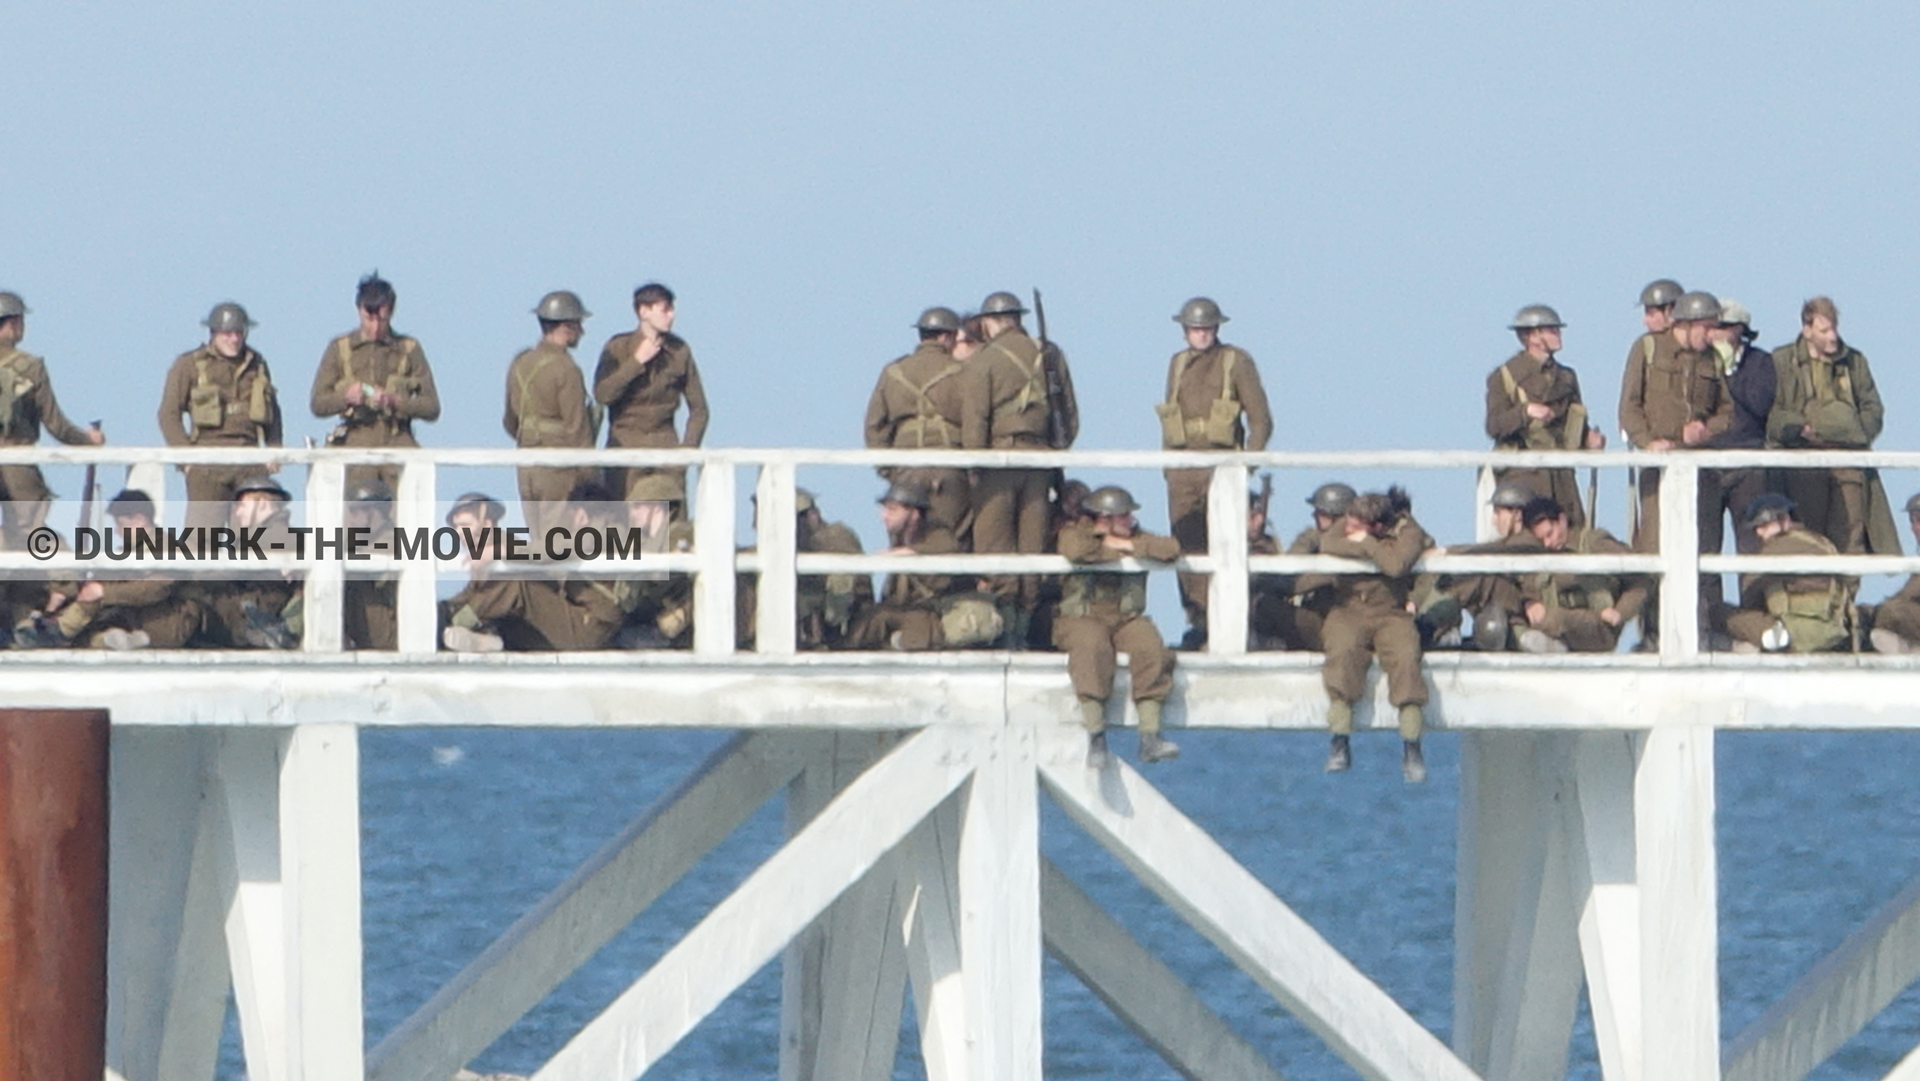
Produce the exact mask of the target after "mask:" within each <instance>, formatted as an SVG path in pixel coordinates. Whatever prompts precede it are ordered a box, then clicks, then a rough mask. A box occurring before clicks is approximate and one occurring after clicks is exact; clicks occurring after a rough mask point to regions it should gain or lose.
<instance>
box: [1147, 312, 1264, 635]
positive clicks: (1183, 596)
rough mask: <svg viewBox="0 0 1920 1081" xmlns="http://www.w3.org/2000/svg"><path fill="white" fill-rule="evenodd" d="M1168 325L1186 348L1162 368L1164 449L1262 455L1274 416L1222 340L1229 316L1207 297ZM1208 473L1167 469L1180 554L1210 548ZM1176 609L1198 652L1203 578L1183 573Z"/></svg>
mask: <svg viewBox="0 0 1920 1081" xmlns="http://www.w3.org/2000/svg"><path fill="white" fill-rule="evenodd" d="M1173 321H1174V322H1176V323H1178V324H1180V326H1181V327H1182V328H1183V330H1184V332H1185V335H1186V339H1187V347H1186V348H1185V349H1182V350H1181V351H1179V352H1178V353H1175V354H1174V355H1173V359H1172V360H1171V361H1169V362H1168V364H1167V394H1166V399H1165V400H1164V401H1162V402H1161V403H1160V404H1159V405H1157V406H1154V410H1155V412H1157V413H1159V415H1160V446H1161V448H1162V449H1164V450H1265V449H1267V439H1268V437H1270V436H1271V435H1272V434H1273V414H1272V413H1270V412H1269V411H1268V409H1267V391H1266V388H1265V387H1263V386H1261V385H1260V370H1259V369H1258V368H1257V367H1255V366H1254V363H1253V357H1251V356H1249V355H1248V354H1247V352H1246V350H1244V349H1241V348H1239V347H1238V346H1233V345H1228V344H1227V343H1225V342H1223V341H1221V340H1220V327H1221V325H1222V324H1224V323H1226V322H1227V316H1226V315H1225V314H1224V313H1223V312H1221V311H1220V305H1218V304H1215V303H1214V302H1213V301H1212V300H1210V299H1208V298H1207V297H1194V298H1193V299H1192V300H1189V301H1187V302H1186V303H1185V304H1182V305H1181V306H1180V310H1179V311H1178V312H1175V313H1174V316H1173ZM1212 484H1213V471H1212V470H1210V469H1169V470H1167V516H1168V521H1169V522H1170V523H1171V527H1172V530H1173V536H1174V538H1175V539H1176V540H1178V541H1179V542H1180V550H1181V551H1182V552H1194V553H1204V552H1205V551H1206V550H1207V492H1208V489H1209V488H1211V487H1212ZM1180 604H1181V606H1182V607H1183V608H1185V609H1186V612H1187V633H1186V637H1185V640H1184V641H1183V642H1182V643H1181V644H1182V646H1183V647H1185V648H1189V649H1197V648H1199V647H1200V646H1201V645H1203V644H1204V643H1205V642H1206V638H1207V576H1206V575H1204V574H1188V573H1184V572H1183V573H1182V574H1181V575H1180Z"/></svg>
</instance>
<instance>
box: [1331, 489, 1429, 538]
mask: <svg viewBox="0 0 1920 1081" xmlns="http://www.w3.org/2000/svg"><path fill="white" fill-rule="evenodd" d="M1412 512H1413V500H1412V498H1411V497H1409V496H1408V495H1407V490H1406V489H1405V488H1402V487H1400V486H1399V485H1397V484H1396V485H1394V486H1393V487H1391V488H1388V489H1387V490H1386V491H1384V492H1368V493H1366V494H1365V495H1362V496H1358V497H1356V498H1355V499H1354V501H1353V505H1352V506H1351V507H1349V508H1347V517H1348V518H1349V519H1351V520H1353V521H1355V522H1358V523H1360V524H1361V525H1363V526H1366V527H1367V528H1368V529H1370V530H1372V531H1373V532H1375V533H1384V532H1386V531H1387V530H1389V529H1391V528H1393V526H1394V525H1395V524H1396V523H1398V522H1399V521H1400V519H1402V518H1404V517H1406V516H1407V515H1408V514H1411V513H1412Z"/></svg>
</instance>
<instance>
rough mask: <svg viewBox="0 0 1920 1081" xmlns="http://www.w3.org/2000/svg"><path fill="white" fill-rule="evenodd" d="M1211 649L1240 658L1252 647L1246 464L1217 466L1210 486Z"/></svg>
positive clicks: (1209, 631) (1208, 607)
mask: <svg viewBox="0 0 1920 1081" xmlns="http://www.w3.org/2000/svg"><path fill="white" fill-rule="evenodd" d="M1207 555H1208V556H1210V557H1211V558H1212V560H1213V574H1212V575H1211V576H1209V577H1208V579H1207V652H1208V653H1213V654H1219V655H1224V656H1229V657H1237V656H1240V655H1241V654H1243V653H1245V652H1246V651H1247V604H1248V602H1247V467H1246V466H1244V465H1241V464H1240V463H1238V462H1229V463H1226V464H1223V465H1217V466H1214V467H1213V485H1212V487H1210V488H1208V490H1207Z"/></svg>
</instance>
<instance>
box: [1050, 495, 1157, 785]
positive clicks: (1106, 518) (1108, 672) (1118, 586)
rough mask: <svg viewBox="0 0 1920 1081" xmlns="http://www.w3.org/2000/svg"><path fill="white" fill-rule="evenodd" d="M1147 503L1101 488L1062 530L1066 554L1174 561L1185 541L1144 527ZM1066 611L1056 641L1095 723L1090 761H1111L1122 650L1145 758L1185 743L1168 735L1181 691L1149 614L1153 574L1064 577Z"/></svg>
mask: <svg viewBox="0 0 1920 1081" xmlns="http://www.w3.org/2000/svg"><path fill="white" fill-rule="evenodd" d="M1139 509H1140V506H1139V504H1137V503H1135V502H1134V501H1133V496H1132V495H1130V494H1128V492H1127V490H1126V489H1124V488H1117V487H1112V486H1109V487H1105V488H1100V489H1096V490H1095V491H1094V492H1093V494H1092V495H1089V496H1088V497H1087V502H1086V512H1087V516H1086V517H1083V518H1081V519H1080V520H1079V521H1077V522H1074V523H1072V524H1070V525H1068V526H1067V527H1066V528H1065V529H1063V530H1061V531H1060V554H1061V555H1063V556H1066V557H1067V558H1068V559H1069V560H1072V561H1073V562H1074V563H1077V564H1083V565H1097V564H1101V563H1112V562H1114V561H1115V560H1118V559H1121V558H1123V557H1125V556H1137V557H1139V558H1141V559H1156V560H1172V559H1175V558H1177V557H1178V556H1179V554H1180V542H1179V541H1177V540H1174V539H1173V538H1172V537H1163V536H1159V535H1156V534H1153V533H1148V532H1146V531H1145V530H1142V529H1140V528H1138V526H1137V524H1136V523H1135V522H1134V519H1133V512H1134V511H1137V510H1139ZM1061 588H1062V596H1061V600H1060V614H1059V615H1058V616H1056V617H1055V618H1054V621H1053V643H1054V645H1056V646H1058V647H1060V648H1061V649H1063V650H1065V651H1066V653H1067V673H1068V675H1069V676H1070V677H1071V678H1072V680H1073V693H1074V694H1075V695H1076V696H1077V697H1078V698H1079V700H1080V716H1081V719H1082V720H1083V721H1084V722H1085V724H1086V726H1087V733H1088V745H1087V764H1088V765H1089V766H1092V767H1093V768H1095V769H1101V768H1103V767H1105V766H1106V764H1107V722H1106V709H1107V699H1108V698H1110V697H1112V695H1113V676H1114V666H1115V663H1116V658H1115V654H1116V653H1118V652H1122V651H1124V652H1125V653H1126V654H1127V663H1128V668H1127V671H1128V675H1129V676H1130V677H1131V679H1132V684H1133V701H1134V707H1135V709H1137V710H1138V711H1139V714H1140V761H1142V762H1147V763H1152V762H1160V761H1164V760H1166V759H1170V758H1177V757H1179V755H1180V748H1179V746H1178V745H1176V744H1174V743H1173V742H1172V741H1170V740H1166V739H1162V738H1161V736H1160V720H1161V712H1162V710H1163V707H1164V706H1165V705H1166V701H1167V696H1168V695H1170V694H1172V693H1173V654H1172V653H1171V652H1170V651H1168V649H1167V646H1166V643H1165V642H1164V641H1162V640H1161V638H1160V631H1159V630H1158V629H1157V628H1155V627H1154V625H1153V620H1151V619H1149V618H1147V615H1146V608H1147V576H1146V575H1145V574H1142V573H1138V572H1133V573H1120V572H1115V571H1093V572H1089V573H1083V574H1070V575H1068V576H1067V578H1066V581H1065V582H1064V583H1062V587H1061Z"/></svg>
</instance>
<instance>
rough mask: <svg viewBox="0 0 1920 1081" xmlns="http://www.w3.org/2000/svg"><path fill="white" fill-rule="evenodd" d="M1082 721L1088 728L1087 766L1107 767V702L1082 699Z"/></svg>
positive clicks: (1094, 767)
mask: <svg viewBox="0 0 1920 1081" xmlns="http://www.w3.org/2000/svg"><path fill="white" fill-rule="evenodd" d="M1080 723H1081V724H1082V725H1084V726H1085V727H1086V730H1087V768H1088V769H1094V770H1101V769H1106V768H1107V763H1108V762H1109V761H1111V760H1112V759H1111V756H1109V755H1108V754H1107V704H1106V703H1105V702H1102V701H1100V700H1099V699H1097V698H1082V699H1081V700H1080Z"/></svg>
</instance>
